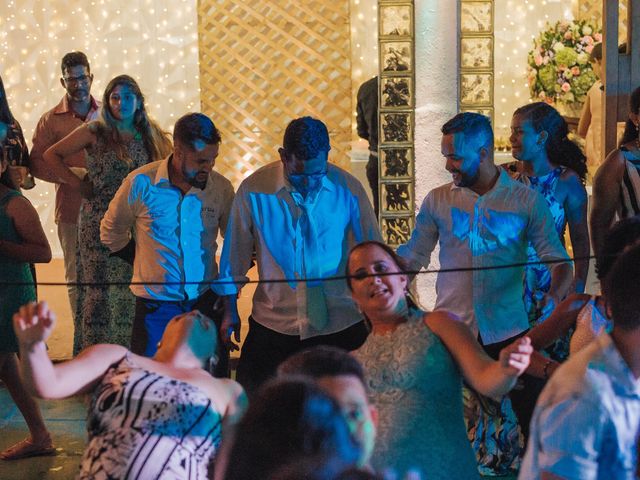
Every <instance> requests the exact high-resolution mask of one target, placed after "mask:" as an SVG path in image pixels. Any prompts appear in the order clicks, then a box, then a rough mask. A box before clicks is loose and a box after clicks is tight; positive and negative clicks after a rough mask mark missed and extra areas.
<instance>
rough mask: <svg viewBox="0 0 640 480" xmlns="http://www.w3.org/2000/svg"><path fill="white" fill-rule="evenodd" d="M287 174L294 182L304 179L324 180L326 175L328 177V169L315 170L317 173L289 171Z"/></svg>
mask: <svg viewBox="0 0 640 480" xmlns="http://www.w3.org/2000/svg"><path fill="white" fill-rule="evenodd" d="M287 175H288V177H289V180H292V181H294V182H295V181H301V180H304V179H307V180H315V181H319V180H322V179H323V178H324V177H326V175H327V171H326V170H324V171H322V172H315V173H288V174H287Z"/></svg>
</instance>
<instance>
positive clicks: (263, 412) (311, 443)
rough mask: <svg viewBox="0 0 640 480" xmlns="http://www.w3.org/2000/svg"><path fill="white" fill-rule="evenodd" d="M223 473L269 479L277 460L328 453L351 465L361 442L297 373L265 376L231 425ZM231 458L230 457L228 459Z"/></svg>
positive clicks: (228, 479) (228, 477)
mask: <svg viewBox="0 0 640 480" xmlns="http://www.w3.org/2000/svg"><path fill="white" fill-rule="evenodd" d="M228 455H229V459H230V461H229V462H228V464H227V470H226V472H225V475H224V478H225V479H226V480H236V479H238V480H244V479H248V478H269V477H270V475H271V474H272V473H273V472H275V471H277V470H278V469H279V468H280V467H281V466H282V465H285V464H288V463H290V462H292V461H297V462H302V461H303V460H304V459H305V458H317V457H318V456H328V457H331V458H335V459H340V460H341V462H343V464H344V465H345V466H346V465H355V464H356V462H357V461H358V458H360V455H361V446H360V445H358V444H357V443H356V441H355V440H354V439H353V437H352V436H351V434H350V432H349V426H348V424H347V421H346V420H345V418H344V416H343V414H342V411H341V410H340V406H339V405H338V403H337V402H336V401H335V400H334V399H332V398H331V397H330V396H329V395H327V394H326V393H325V392H324V391H322V389H321V388H320V387H319V386H317V385H316V384H314V383H313V382H311V381H309V380H306V379H303V378H301V377H295V378H294V377H291V378H282V379H275V380H270V381H268V382H267V383H265V384H263V385H262V386H261V387H260V388H259V389H258V391H257V392H256V395H255V398H253V399H252V401H251V403H250V404H249V408H248V409H247V412H246V413H245V415H244V416H243V417H242V419H241V420H240V422H239V423H238V424H237V425H236V427H235V431H234V437H233V441H232V444H231V446H230V449H229V451H228ZM231 459H232V460H231Z"/></svg>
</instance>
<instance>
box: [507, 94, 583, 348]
mask: <svg viewBox="0 0 640 480" xmlns="http://www.w3.org/2000/svg"><path fill="white" fill-rule="evenodd" d="M567 134H568V126H567V122H566V121H565V120H564V118H562V116H561V115H560V114H559V113H558V111H557V110H556V109H555V108H553V107H552V106H550V105H549V104H547V103H544V102H537V103H530V104H527V105H525V106H523V107H520V108H518V109H517V110H516V111H515V112H514V114H513V118H512V120H511V137H510V141H511V153H512V154H513V157H514V158H515V159H517V160H519V161H520V163H519V167H520V168H519V171H518V172H517V173H516V174H515V178H516V179H517V180H519V181H520V182H522V183H524V184H525V185H528V186H529V187H530V188H532V189H534V190H536V191H538V192H539V193H541V194H542V196H543V197H544V199H545V200H546V202H547V205H548V206H549V210H551V214H552V216H553V219H554V221H555V227H556V231H557V232H558V235H559V236H560V239H561V240H562V241H563V242H564V231H565V227H566V226H567V225H568V226H569V235H570V237H571V245H572V247H573V256H574V257H576V258H580V260H577V261H576V262H575V272H574V279H573V285H572V288H571V292H578V293H582V292H584V287H585V283H586V280H587V272H588V270H589V260H588V257H589V230H588V226H587V191H586V189H585V187H584V181H585V178H586V175H587V165H586V158H585V156H584V155H583V154H582V151H581V150H580V148H579V147H578V146H577V145H576V144H575V143H573V142H572V141H571V140H569V138H568V137H567ZM538 260H539V259H538V257H537V255H536V254H535V251H534V250H533V248H531V247H530V248H529V262H535V261H538ZM550 285H551V273H550V270H549V268H548V267H547V266H546V265H528V266H527V268H526V270H525V297H524V300H525V307H526V308H527V311H528V312H529V320H530V322H531V326H532V327H533V326H535V325H536V324H537V323H540V322H541V321H543V320H544V319H545V318H546V317H548V316H549V314H550V313H551V311H552V310H553V307H555V306H556V305H557V304H558V303H559V301H560V300H562V299H561V298H554V299H552V300H553V302H551V301H548V300H549V299H548V298H546V297H548V296H549V295H550V294H553V293H554V292H549V286H550ZM564 353H565V354H566V353H567V352H564ZM560 360H561V359H560Z"/></svg>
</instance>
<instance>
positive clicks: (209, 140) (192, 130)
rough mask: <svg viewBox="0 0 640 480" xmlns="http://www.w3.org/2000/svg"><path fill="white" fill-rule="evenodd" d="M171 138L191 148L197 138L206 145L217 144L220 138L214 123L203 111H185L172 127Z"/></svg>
mask: <svg viewBox="0 0 640 480" xmlns="http://www.w3.org/2000/svg"><path fill="white" fill-rule="evenodd" d="M173 139H174V140H175V141H177V142H180V143H181V144H183V145H189V146H190V147H191V148H192V149H193V148H194V147H195V145H194V144H195V142H196V141H198V140H201V141H203V142H204V143H206V144H207V145H217V144H219V143H220V141H221V140H222V138H221V136H220V132H219V131H218V129H217V128H216V126H215V125H214V123H213V122H212V121H211V119H210V118H209V117H207V116H206V115H205V114H203V113H187V114H186V115H183V116H182V117H180V118H179V119H178V121H177V122H176V124H175V126H174V127H173Z"/></svg>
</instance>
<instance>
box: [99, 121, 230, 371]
mask: <svg viewBox="0 0 640 480" xmlns="http://www.w3.org/2000/svg"><path fill="white" fill-rule="evenodd" d="M173 137H174V143H175V145H174V153H173V154H172V155H170V156H169V157H168V158H165V159H164V160H159V161H157V162H153V163H150V164H147V165H144V166H143V167H140V168H138V169H136V170H134V171H133V172H131V173H130V174H129V175H128V176H127V178H126V179H125V180H124V182H123V183H122V185H121V186H120V188H119V189H118V191H117V192H116V194H115V196H114V198H113V200H112V201H111V203H110V204H109V208H108V210H107V212H106V213H105V215H104V218H103V219H102V222H101V224H100V239H101V240H102V243H104V244H105V245H106V246H107V247H108V248H109V249H110V250H111V251H113V252H114V255H119V256H122V257H123V258H125V257H127V256H128V255H129V256H131V254H133V253H134V252H135V257H134V259H133V278H132V285H131V291H132V292H133V294H134V295H135V296H136V315H135V319H134V323H133V332H132V339H131V349H132V351H133V352H134V353H138V354H144V355H146V356H149V357H151V356H153V355H154V353H155V351H156V344H157V343H158V341H159V340H160V338H161V337H162V333H163V332H164V329H165V326H166V325H167V323H168V322H169V320H171V319H172V318H173V317H174V316H176V315H179V314H181V313H186V312H189V311H191V310H193V309H196V308H197V309H199V310H201V311H202V313H204V314H206V315H208V316H210V317H212V318H213V319H214V320H217V321H219V320H220V319H219V316H220V315H219V314H218V312H217V311H216V308H215V306H214V305H215V303H216V300H217V298H216V295H215V294H214V293H213V292H212V291H211V289H210V287H209V282H210V281H211V280H213V279H215V278H216V277H217V275H218V268H217V264H216V257H215V255H216V251H217V248H218V244H217V238H218V233H219V232H221V233H223V234H224V231H225V227H226V225H227V220H228V218H229V210H230V209H231V202H232V201H233V187H232V185H231V182H229V180H227V179H226V178H225V177H223V176H222V175H220V174H219V173H217V172H215V171H214V170H213V166H214V164H215V160H216V157H217V156H218V149H219V144H220V133H219V132H218V130H217V129H216V127H215V125H214V124H213V122H212V121H211V120H210V119H209V118H208V117H207V116H206V115H203V114H201V113H190V114H187V115H184V116H183V117H181V118H180V119H179V120H178V121H177V122H176V125H175V127H174V134H173ZM125 259H126V258H125ZM219 353H220V355H219V357H220V360H221V365H220V366H219V369H218V372H219V373H220V374H223V373H224V372H225V369H226V364H225V360H226V357H227V355H226V352H219Z"/></svg>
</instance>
